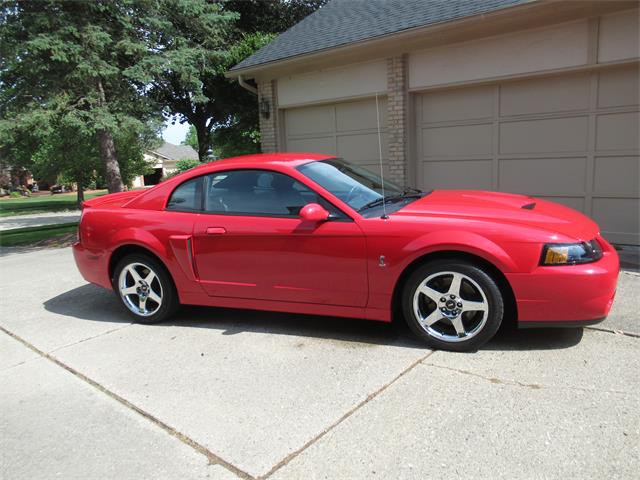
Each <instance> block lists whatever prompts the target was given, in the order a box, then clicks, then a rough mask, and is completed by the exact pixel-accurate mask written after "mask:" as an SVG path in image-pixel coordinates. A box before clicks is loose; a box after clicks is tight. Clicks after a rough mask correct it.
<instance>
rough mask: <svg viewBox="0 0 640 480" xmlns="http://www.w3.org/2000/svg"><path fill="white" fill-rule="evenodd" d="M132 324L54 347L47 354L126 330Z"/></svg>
mask: <svg viewBox="0 0 640 480" xmlns="http://www.w3.org/2000/svg"><path fill="white" fill-rule="evenodd" d="M132 325H133V323H127V324H126V325H122V326H120V327H117V328H113V329H111V330H107V331H106V332H102V333H98V334H97V335H93V336H92V337H87V338H83V339H82V340H78V341H77V342H72V343H67V344H66V345H62V346H60V347H56V348H54V349H53V350H49V353H53V352H57V351H59V350H63V349H65V348H68V347H73V346H74V345H78V344H79V343H84V342H87V341H89V340H93V339H94V338H98V337H102V336H104V335H109V334H110V333H113V332H117V331H118V330H122V329H123V328H127V327H130V326H132Z"/></svg>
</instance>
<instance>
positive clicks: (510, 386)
mask: <svg viewBox="0 0 640 480" xmlns="http://www.w3.org/2000/svg"><path fill="white" fill-rule="evenodd" d="M0 272H1V281H0V284H1V286H0V301H1V311H0V325H1V330H2V331H0V351H1V352H2V354H1V357H0V409H1V412H2V414H1V415H0V456H1V457H0V459H1V469H2V470H1V473H2V475H1V476H2V478H7V479H9V478H11V479H37V478H52V477H60V478H73V479H75V478H77V479H100V478H119V479H141V478H152V479H174V478H175V479H186V478H210V479H211V478H213V479H231V478H237V477H240V478H256V477H260V478H265V477H269V478H274V479H275V478H292V479H302V478H304V479H307V478H327V479H342V478H345V479H347V478H348V479H351V478H367V479H368V478H382V479H384V478H408V479H411V478H415V479H423V478H492V479H493V478H509V479H513V478H527V479H529V478H580V479H582V478H637V472H638V470H639V469H640V460H639V445H640V420H639V413H638V412H639V407H640V392H639V388H638V386H639V383H640V380H639V375H638V371H640V355H639V353H640V338H639V334H640V328H639V326H640V321H639V317H638V315H639V314H638V312H639V311H640V308H639V307H640V304H639V301H638V293H640V276H638V275H637V274H632V273H623V274H621V277H620V288H619V295H618V299H617V302H616V304H615V306H614V311H613V313H612V316H611V317H610V319H609V320H607V321H606V322H605V323H603V324H600V325H599V326H597V328H598V329H599V330H597V329H585V330H582V329H569V330H530V331H519V332H502V333H500V334H499V335H498V337H497V338H496V339H495V340H494V341H492V342H491V343H490V344H489V345H488V346H487V347H486V348H484V349H483V350H481V351H480V352H477V353H474V354H453V353H447V352H431V351H429V350H425V349H423V348H422V347H421V346H420V345H419V344H418V343H416V342H415V341H414V340H413V339H412V337H411V336H410V334H409V333H408V332H407V331H406V330H405V329H404V328H402V327H395V326H392V325H386V324H378V323H374V322H364V321H357V320H346V319H336V318H320V317H307V316H299V315H283V314H273V313H263V312H247V311H232V310H226V309H205V308H195V307H191V308H185V309H183V310H182V311H181V312H180V313H179V314H178V315H177V316H176V318H175V320H174V321H172V322H170V323H166V324H162V325H155V326H141V325H133V324H130V323H129V321H128V318H127V317H126V316H125V315H124V314H123V313H122V312H121V311H120V309H119V307H118V305H117V304H116V300H115V299H114V298H113V297H112V295H113V294H112V293H111V292H107V291H104V290H101V289H99V288H97V287H94V286H92V285H87V284H86V283H85V282H84V281H83V280H82V278H81V277H80V275H79V274H78V273H77V271H76V269H75V265H74V263H73V259H72V256H71V252H70V250H69V249H60V250H43V251H37V252H32V253H25V254H12V255H6V256H4V257H2V258H0ZM616 332H618V333H616ZM633 472H636V473H633Z"/></svg>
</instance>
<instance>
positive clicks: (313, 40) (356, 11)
mask: <svg viewBox="0 0 640 480" xmlns="http://www.w3.org/2000/svg"><path fill="white" fill-rule="evenodd" d="M531 1H532V0H331V1H330V2H329V3H328V4H327V5H325V6H324V7H322V8H320V9H319V10H317V11H315V12H314V13H312V14H311V15H309V16H308V17H306V18H305V19H303V20H302V21H301V22H299V23H297V24H296V25H294V26H293V27H291V28H290V29H289V30H287V31H286V32H284V33H282V34H281V35H280V36H278V37H277V38H276V39H275V40H274V41H272V42H271V43H269V44H267V45H265V46H264V47H263V48H261V49H260V50H258V51H257V52H256V53H254V54H253V55H251V56H250V57H248V58H245V59H244V60H243V61H242V62H240V63H238V64H237V65H236V66H234V67H233V68H232V69H231V71H232V72H233V71H234V70H240V69H245V68H248V67H253V66H257V65H262V64H265V63H270V62H276V61H278V60H284V59H286V58H290V57H295V56H298V55H304V54H309V53H314V52H319V51H322V50H327V49H332V48H336V47H339V46H343V45H348V44H352V43H357V42H362V41H364V40H369V39H372V38H376V37H382V36H385V35H389V34H392V33H397V32H401V31H403V30H408V29H412V28H417V27H424V26H428V25H435V24H439V23H444V22H450V21H452V20H458V19H461V18H465V17H470V16H473V15H480V14H484V13H489V12H493V11H495V10H499V9H502V8H506V7H511V6H514V5H519V4H522V3H528V2H531Z"/></svg>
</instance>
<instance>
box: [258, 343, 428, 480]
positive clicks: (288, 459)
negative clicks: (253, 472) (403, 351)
mask: <svg viewBox="0 0 640 480" xmlns="http://www.w3.org/2000/svg"><path fill="white" fill-rule="evenodd" d="M434 353H435V350H434V351H430V352H429V353H427V354H426V355H423V356H422V357H420V358H419V359H417V360H416V361H414V362H413V363H412V364H411V365H409V366H408V367H407V368H405V369H404V370H403V371H402V372H400V373H399V374H398V375H396V376H395V377H394V378H393V379H391V381H389V382H387V383H385V384H384V385H383V386H381V387H380V388H378V389H377V390H376V391H374V392H373V393H370V394H369V395H367V398H365V399H364V400H362V401H361V402H360V403H358V404H357V405H356V406H354V407H353V408H351V409H350V410H349V411H347V412H346V413H345V414H344V415H342V416H341V417H340V418H339V419H338V420H336V421H335V422H334V423H332V424H331V425H329V426H328V427H327V428H325V429H324V430H322V431H321V432H320V433H319V434H317V435H316V436H315V437H313V438H312V439H311V440H309V441H308V442H307V443H305V444H304V445H302V447H300V448H299V449H297V450H295V451H293V452H291V453H290V454H289V455H287V456H286V457H284V458H283V459H282V460H280V461H279V462H278V463H276V464H275V465H274V466H273V467H272V468H271V470H269V471H268V472H267V473H265V474H264V475H260V476H259V477H258V480H265V479H267V478H269V477H270V476H271V475H273V474H274V473H276V472H277V471H278V470H280V469H281V468H282V467H284V466H286V465H287V464H288V463H289V462H291V460H293V459H294V458H296V457H297V456H298V455H300V454H301V453H302V452H304V451H305V450H306V449H307V448H309V447H311V446H312V445H313V444H315V443H316V442H317V441H318V440H320V439H321V438H322V437H324V436H325V435H327V434H328V433H329V432H331V431H332V430H333V429H335V428H336V427H337V426H338V425H340V424H341V423H342V422H344V421H345V420H346V419H348V418H349V417H351V416H352V415H353V414H354V413H356V412H357V411H358V410H360V409H361V408H362V407H364V406H365V405H366V404H367V403H369V402H370V401H371V400H373V399H374V398H376V397H377V396H379V395H380V394H381V393H382V392H384V391H385V390H386V389H387V388H389V387H390V386H391V385H393V384H394V383H395V382H397V381H398V380H400V379H401V378H402V377H404V376H405V375H406V374H407V373H409V372H410V371H411V370H413V369H414V368H415V367H417V366H418V365H420V364H421V363H422V362H423V361H424V360H426V359H427V358H428V357H430V356H431V355H433V354H434Z"/></svg>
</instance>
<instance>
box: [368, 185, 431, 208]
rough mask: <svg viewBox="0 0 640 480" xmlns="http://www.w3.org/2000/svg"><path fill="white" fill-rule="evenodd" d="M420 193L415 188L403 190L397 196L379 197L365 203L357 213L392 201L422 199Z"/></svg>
mask: <svg viewBox="0 0 640 480" xmlns="http://www.w3.org/2000/svg"><path fill="white" fill-rule="evenodd" d="M422 195H423V193H422V191H420V190H418V189H416V188H405V189H404V190H403V191H402V193H400V194H398V195H389V196H386V197H380V198H376V199H375V200H373V201H371V202H369V203H366V204H365V205H363V206H362V207H360V208H359V209H358V212H361V211H363V210H367V209H369V208H373V207H377V206H380V205H382V204H383V203H387V202H392V201H394V200H402V199H405V198H422Z"/></svg>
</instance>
